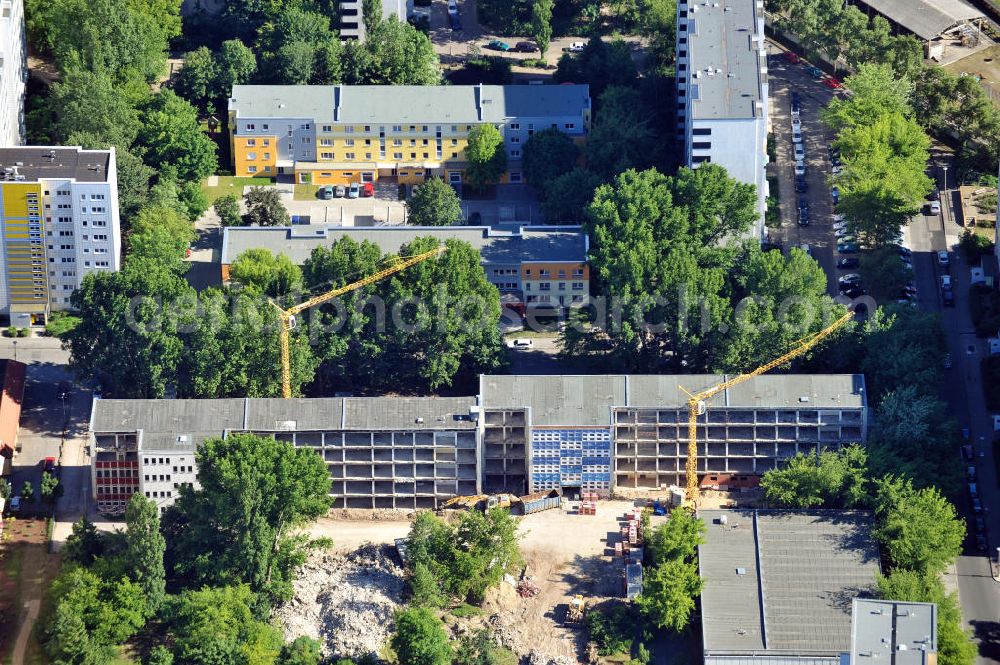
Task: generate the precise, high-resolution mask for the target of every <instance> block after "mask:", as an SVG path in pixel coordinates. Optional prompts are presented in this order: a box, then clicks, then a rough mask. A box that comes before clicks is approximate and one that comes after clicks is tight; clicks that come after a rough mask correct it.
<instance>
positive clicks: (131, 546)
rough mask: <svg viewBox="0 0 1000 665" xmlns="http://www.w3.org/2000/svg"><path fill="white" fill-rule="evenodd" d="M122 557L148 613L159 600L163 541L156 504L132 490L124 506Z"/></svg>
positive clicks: (163, 575)
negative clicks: (142, 595)
mask: <svg viewBox="0 0 1000 665" xmlns="http://www.w3.org/2000/svg"><path fill="white" fill-rule="evenodd" d="M125 541H126V543H127V549H126V551H125V561H126V562H127V564H128V565H129V566H130V567H131V575H130V576H131V577H132V579H133V580H135V582H136V583H137V584H138V585H139V586H140V587H142V591H143V593H144V594H145V596H146V604H147V606H148V607H149V611H150V613H154V612H156V611H157V610H158V609H159V608H160V605H161V604H162V603H163V598H164V595H165V593H166V592H165V589H166V573H165V572H164V568H163V552H164V550H165V549H166V544H165V541H164V539H163V534H161V533H160V514H159V509H158V508H157V507H156V504H155V503H154V502H152V501H150V500H149V499H147V498H145V497H143V496H142V495H140V494H133V495H132V498H131V499H130V500H129V502H128V506H126V508H125Z"/></svg>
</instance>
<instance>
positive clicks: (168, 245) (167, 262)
mask: <svg viewBox="0 0 1000 665" xmlns="http://www.w3.org/2000/svg"><path fill="white" fill-rule="evenodd" d="M194 239H195V231H194V227H193V226H192V225H191V222H189V221H188V220H187V219H186V218H184V217H183V216H182V215H181V214H179V213H178V212H177V211H176V210H174V209H170V208H164V207H160V206H149V207H146V208H143V209H142V210H140V211H139V213H138V214H137V215H136V216H135V217H133V218H132V233H131V234H130V235H129V237H128V247H129V250H130V251H129V254H128V258H127V259H126V263H133V264H135V266H136V268H137V269H138V268H140V267H141V266H148V265H152V264H157V265H162V266H163V267H165V268H168V269H169V270H171V271H172V272H174V273H176V274H183V273H185V272H187V268H188V266H187V264H186V263H185V262H184V257H185V255H186V253H187V249H188V247H190V245H191V243H192V242H194Z"/></svg>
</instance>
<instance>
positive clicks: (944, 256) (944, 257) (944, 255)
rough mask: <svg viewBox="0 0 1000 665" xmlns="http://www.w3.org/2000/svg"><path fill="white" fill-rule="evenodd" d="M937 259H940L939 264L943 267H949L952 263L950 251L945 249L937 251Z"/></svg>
mask: <svg viewBox="0 0 1000 665" xmlns="http://www.w3.org/2000/svg"><path fill="white" fill-rule="evenodd" d="M937 260H938V266H939V267H941V268H947V267H948V266H949V265H950V263H951V261H950V260H949V258H948V252H947V251H945V250H943V249H942V250H941V251H940V252H938V253H937Z"/></svg>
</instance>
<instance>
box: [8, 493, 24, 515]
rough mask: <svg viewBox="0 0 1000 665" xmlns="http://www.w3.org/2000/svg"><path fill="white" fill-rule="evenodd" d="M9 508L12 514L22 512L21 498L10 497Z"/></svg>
mask: <svg viewBox="0 0 1000 665" xmlns="http://www.w3.org/2000/svg"><path fill="white" fill-rule="evenodd" d="M7 507H8V508H9V509H10V512H12V513H16V512H17V511H19V510H21V497H19V496H12V497H10V503H9V504H8V505H7Z"/></svg>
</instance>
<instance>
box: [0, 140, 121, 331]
mask: <svg viewBox="0 0 1000 665" xmlns="http://www.w3.org/2000/svg"><path fill="white" fill-rule="evenodd" d="M0 241H2V245H0V269H2V272H0V275H2V276H3V280H2V283H0V314H6V315H8V316H9V318H10V324H11V325H14V326H19V327H23V326H28V325H31V324H32V323H34V324H42V323H44V322H45V320H46V318H47V316H48V314H49V312H51V311H53V310H61V309H68V308H70V307H71V303H70V296H71V295H72V293H73V291H74V290H75V289H77V288H78V287H79V286H80V284H81V283H82V281H83V278H84V276H85V275H87V274H88V273H91V272H95V271H99V270H105V271H117V270H118V269H119V268H120V267H121V229H120V220H119V217H118V176H117V168H116V164H115V151H114V149H113V148H111V149H108V150H84V149H82V148H79V147H62V146H59V147H54V148H49V147H22V148H0Z"/></svg>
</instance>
